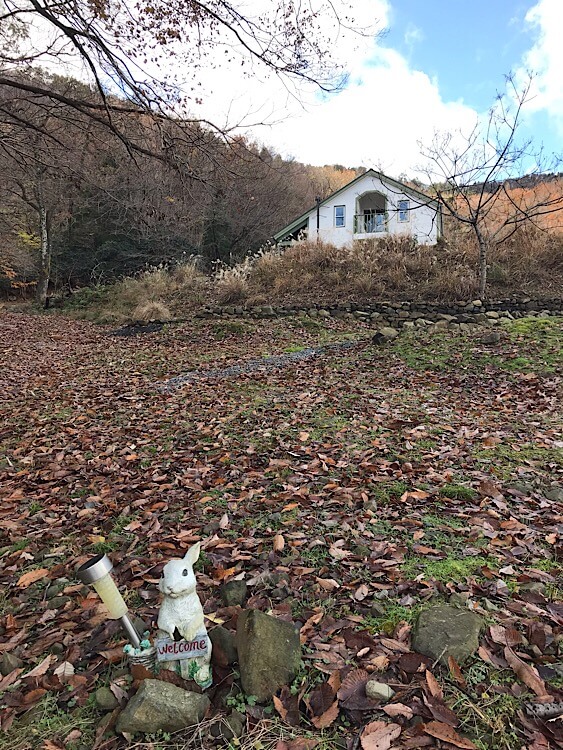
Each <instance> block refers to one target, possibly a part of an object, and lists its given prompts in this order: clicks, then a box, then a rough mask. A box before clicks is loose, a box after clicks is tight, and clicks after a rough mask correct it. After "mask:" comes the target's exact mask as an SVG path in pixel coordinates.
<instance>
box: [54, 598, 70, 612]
mask: <svg viewBox="0 0 563 750" xmlns="http://www.w3.org/2000/svg"><path fill="white" fill-rule="evenodd" d="M69 601H70V596H54V597H53V598H52V599H50V600H49V609H61V608H62V607H64V606H65V604H68V602H69Z"/></svg>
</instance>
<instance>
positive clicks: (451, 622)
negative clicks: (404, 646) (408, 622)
mask: <svg viewBox="0 0 563 750" xmlns="http://www.w3.org/2000/svg"><path fill="white" fill-rule="evenodd" d="M482 627H483V620H482V618H481V617H479V615H477V614H475V612H469V611H468V610H463V609H458V608H457V607H452V606H451V605H449V604H438V605H436V606H433V607H429V608H428V609H425V610H423V611H422V612H421V613H420V616H419V618H418V620H417V623H416V625H415V627H414V630H413V637H412V647H413V649H414V650H415V651H418V652H419V653H420V654H424V656H429V657H430V658H431V659H433V660H434V661H439V662H440V663H441V664H443V665H445V666H447V664H448V656H453V657H454V659H455V660H456V661H457V663H458V664H463V662H464V661H465V660H466V659H467V658H468V657H470V656H471V655H472V654H474V653H475V651H477V649H478V648H479V632H480V630H481V628H482Z"/></svg>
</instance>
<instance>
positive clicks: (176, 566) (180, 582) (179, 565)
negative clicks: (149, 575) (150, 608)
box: [158, 560, 195, 599]
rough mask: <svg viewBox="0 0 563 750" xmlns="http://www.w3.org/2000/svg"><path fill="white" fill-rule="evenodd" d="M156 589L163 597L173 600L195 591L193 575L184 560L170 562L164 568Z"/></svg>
mask: <svg viewBox="0 0 563 750" xmlns="http://www.w3.org/2000/svg"><path fill="white" fill-rule="evenodd" d="M158 588H159V589H160V590H161V591H162V593H163V594H164V595H165V596H169V597H171V598H172V599H175V598H176V597H178V596H186V595H187V594H192V593H193V592H194V591H195V575H194V571H193V568H192V566H191V565H190V564H189V563H187V562H186V560H170V562H168V563H166V565H165V566H164V570H163V571H162V576H161V578H160V581H159V584H158Z"/></svg>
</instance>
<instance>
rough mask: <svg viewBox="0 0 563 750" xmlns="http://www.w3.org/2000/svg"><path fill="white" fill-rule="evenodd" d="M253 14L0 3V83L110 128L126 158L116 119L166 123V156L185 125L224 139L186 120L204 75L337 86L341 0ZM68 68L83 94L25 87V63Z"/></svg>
mask: <svg viewBox="0 0 563 750" xmlns="http://www.w3.org/2000/svg"><path fill="white" fill-rule="evenodd" d="M256 8H258V10H256V9H255V10H251V9H249V7H248V5H247V4H245V3H244V2H241V0H236V1H235V2H232V1H231V0H205V1H202V0H140V2H137V3H129V2H127V1H126V0H115V2H110V0H96V2H90V1H89V0H62V1H61V0H0V85H2V86H4V87H5V88H12V89H14V90H15V91H20V92H21V91H24V92H26V93H27V94H29V95H31V96H33V97H36V98H37V104H38V106H39V105H41V106H48V104H46V103H47V102H58V103H60V104H64V105H65V106H67V107H70V108H74V109H75V110H76V111H77V112H79V113H80V114H81V115H84V114H85V115H87V116H89V117H91V118H93V119H94V120H95V121H96V122H97V123H99V124H103V125H104V126H105V127H107V128H109V129H110V130H112V131H113V132H114V133H115V134H116V135H117V136H118V137H119V138H120V139H121V140H122V142H123V143H124V145H125V146H126V147H127V148H128V150H129V151H130V152H132V153H135V152H136V151H138V150H139V148H141V149H142V147H140V146H139V144H138V143H136V142H134V141H131V140H130V139H129V137H128V134H127V133H126V132H124V131H123V129H122V128H121V127H120V116H121V115H123V114H128V115H133V114H137V115H139V116H143V117H144V118H145V121H146V119H147V118H151V119H152V120H153V122H154V123H155V124H156V125H157V126H162V124H163V123H168V129H167V132H166V133H164V134H163V138H162V142H161V143H160V144H159V145H160V148H158V149H157V148H155V149H153V155H156V156H158V157H159V158H166V157H167V155H169V154H170V145H171V143H173V142H174V141H175V140H177V141H181V142H186V139H188V140H189V138H190V136H191V135H192V134H193V131H192V130H191V129H190V127H188V129H187V130H186V128H185V126H186V125H188V126H190V125H192V124H193V123H194V122H196V121H197V122H201V123H203V124H205V125H206V126H207V127H209V128H211V129H214V130H216V131H217V132H223V133H224V129H222V128H215V127H214V125H213V124H212V123H211V122H206V121H204V120H200V119H198V118H195V119H194V118H193V116H192V115H191V114H190V113H191V112H192V111H193V105H194V104H196V103H199V102H200V100H201V93H200V90H199V81H198V75H199V72H200V71H201V70H203V69H206V68H207V69H208V68H210V67H217V68H219V67H224V66H231V65H233V66H234V65H236V67H237V69H239V70H240V71H241V75H245V74H248V75H253V73H254V72H255V70H256V69H257V68H262V69H263V70H266V71H270V72H271V73H272V74H274V75H276V76H279V77H281V78H283V79H284V80H285V81H287V82H291V81H293V82H295V81H306V82H309V83H314V84H316V85H318V86H320V87H321V89H323V90H325V91H330V90H334V89H336V88H338V87H339V86H341V85H342V83H343V80H344V75H343V73H344V72H343V71H342V70H341V69H339V67H338V66H337V65H336V64H334V63H333V62H332V48H333V46H334V41H335V34H336V31H337V30H338V29H342V28H347V29H348V30H351V29H354V19H353V18H352V17H351V8H350V6H349V4H348V0H327V1H326V3H324V4H322V5H321V6H318V7H316V8H313V7H312V6H311V5H309V4H307V3H296V2H294V1H293V0H275V1H272V2H270V1H269V0H265V1H264V2H262V3H258V4H257V5H256ZM260 8H261V10H260ZM374 31H375V28H374V29H373V30H367V32H362V34H365V33H368V34H369V33H373V32H374ZM68 61H71V62H73V63H74V65H75V66H76V64H79V65H82V67H83V70H84V78H85V80H87V81H88V83H89V85H90V91H89V92H88V94H87V95H84V92H82V94H81V95H78V94H76V92H75V93H74V94H69V93H66V92H62V91H61V90H60V89H59V88H57V87H53V86H49V85H48V82H47V80H46V79H44V80H43V81H42V82H41V81H37V80H36V81H28V80H26V75H27V73H28V71H29V69H30V67H31V66H44V67H45V66H46V67H47V68H48V69H51V70H52V69H53V63H55V65H56V66H57V70H59V71H60V70H61V67H60V66H62V65H64V64H65V62H68ZM149 69H150V71H156V73H155V72H149ZM171 69H173V70H175V71H177V72H178V76H179V75H180V74H181V75H183V76H189V77H190V78H191V80H190V78H188V80H183V81H181V80H179V78H178V77H177V76H176V75H175V74H171V73H170V70H171ZM170 123H174V125H175V128H174V129H171V127H170ZM23 124H24V123H22V125H23ZM224 134H225V135H227V134H226V133H224Z"/></svg>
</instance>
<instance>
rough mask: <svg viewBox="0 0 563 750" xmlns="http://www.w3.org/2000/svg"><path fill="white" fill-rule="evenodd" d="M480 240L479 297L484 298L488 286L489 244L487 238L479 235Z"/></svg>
mask: <svg viewBox="0 0 563 750" xmlns="http://www.w3.org/2000/svg"><path fill="white" fill-rule="evenodd" d="M477 239H478V241H479V299H483V298H484V296H485V289H486V288H487V260H488V250H489V246H488V244H487V242H486V240H485V239H484V238H483V237H481V235H480V234H478V235H477Z"/></svg>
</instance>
